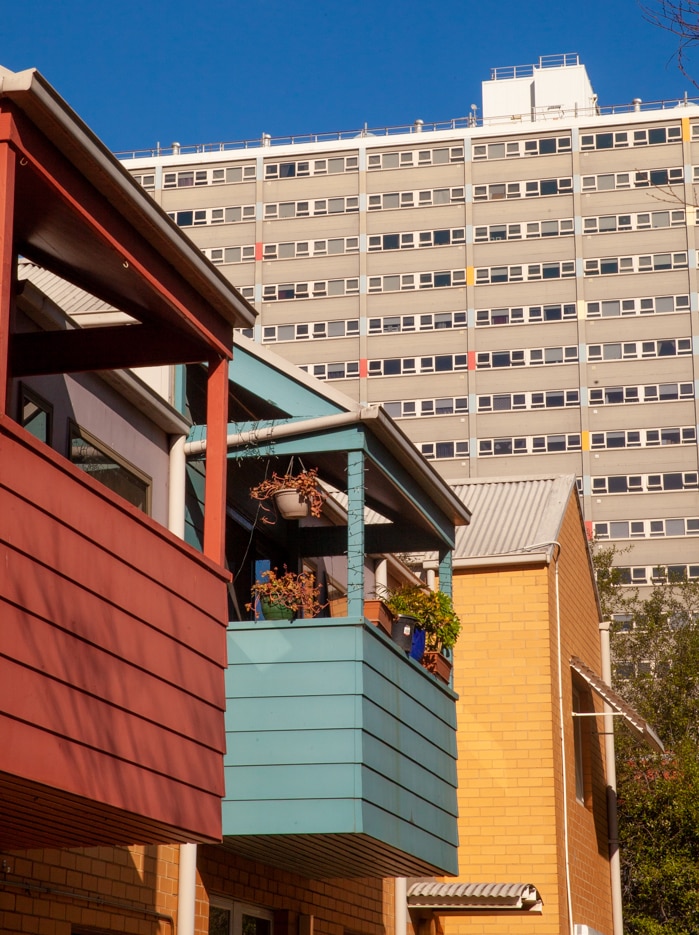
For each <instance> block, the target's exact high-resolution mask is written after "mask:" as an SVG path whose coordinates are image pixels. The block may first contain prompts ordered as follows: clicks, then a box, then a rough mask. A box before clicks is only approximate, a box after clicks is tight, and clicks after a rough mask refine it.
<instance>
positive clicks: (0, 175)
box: [0, 115, 16, 413]
mask: <svg viewBox="0 0 699 935" xmlns="http://www.w3.org/2000/svg"><path fill="white" fill-rule="evenodd" d="M2 116H4V115H0V117H2ZM15 159H16V157H15V154H14V152H13V150H12V149H11V148H10V146H9V145H8V144H7V143H0V413H4V412H6V410H7V393H8V377H9V373H8V370H9V368H8V360H9V336H10V310H11V307H12V299H13V293H14V280H15V249H14V240H13V231H14V208H15V187H14V186H15Z"/></svg>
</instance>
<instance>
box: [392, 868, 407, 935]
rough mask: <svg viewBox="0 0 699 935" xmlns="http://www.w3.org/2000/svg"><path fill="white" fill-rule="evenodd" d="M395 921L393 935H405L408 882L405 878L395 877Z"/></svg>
mask: <svg viewBox="0 0 699 935" xmlns="http://www.w3.org/2000/svg"><path fill="white" fill-rule="evenodd" d="M395 919H396V931H395V935H406V932H407V930H408V881H407V880H406V878H405V877H396V884H395Z"/></svg>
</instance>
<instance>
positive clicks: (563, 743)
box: [551, 542, 575, 935]
mask: <svg viewBox="0 0 699 935" xmlns="http://www.w3.org/2000/svg"><path fill="white" fill-rule="evenodd" d="M551 544H552V545H555V546H557V549H556V552H555V555H554V559H553V561H554V569H555V590H556V641H557V644H558V645H557V652H556V655H557V657H558V716H559V720H560V730H561V759H562V769H561V779H562V785H563V852H564V858H565V874H566V901H567V906H568V926H569V929H570V935H575V925H574V923H573V895H572V893H571V889H570V836H569V831H568V778H567V769H566V740H565V716H564V711H563V658H562V652H561V601H560V590H559V584H558V559H559V558H560V556H561V546H560V544H559V543H558V542H555V543H551Z"/></svg>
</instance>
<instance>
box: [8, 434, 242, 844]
mask: <svg viewBox="0 0 699 935" xmlns="http://www.w3.org/2000/svg"><path fill="white" fill-rule="evenodd" d="M0 515H2V516H3V522H2V526H1V527H0V619H2V627H0V656H3V657H4V660H3V680H2V685H0V711H2V717H1V719H0V736H2V743H1V744H0V846H2V847H4V848H12V847H30V846H33V845H34V846H38V845H45V844H46V840H47V839H46V830H47V829H46V827H43V828H42V827H41V824H40V823H37V814H39V813H40V812H41V810H42V808H46V810H47V811H49V812H50V813H51V815H52V816H53V821H54V823H55V828H53V830H52V834H53V835H54V838H55V837H56V836H58V837H57V839H56V841H55V843H61V844H63V845H67V846H70V845H75V846H77V845H80V844H88V843H91V841H92V840H93V839H94V834H95V831H96V830H98V831H99V834H100V840H101V841H102V842H103V843H111V842H114V843H117V842H118V843H127V842H133V843H136V842H139V841H140V842H144V843H146V842H148V841H153V840H207V839H208V840H212V839H218V837H219V836H220V822H221V810H220V796H221V795H222V793H223V768H222V754H223V746H224V734H223V710H224V704H225V698H224V671H225V661H226V660H225V626H224V621H225V619H226V580H225V576H224V574H223V573H222V572H221V571H220V570H219V569H218V568H217V567H216V566H215V565H214V564H213V563H211V562H209V561H207V560H206V559H205V558H203V557H202V556H200V555H199V554H198V553H196V552H195V551H194V550H193V549H190V548H189V547H188V546H187V545H185V544H184V543H182V542H180V541H179V540H178V539H176V538H175V537H174V536H172V535H171V534H169V533H168V532H167V531H165V530H163V529H162V528H161V527H160V526H158V524H156V523H155V522H153V521H152V520H150V519H148V518H147V517H144V516H143V515H142V514H140V513H138V511H136V510H135V509H132V508H131V507H129V506H128V505H127V504H125V503H124V502H123V501H121V500H120V499H119V498H118V497H116V496H115V495H113V494H111V493H110V492H109V491H108V490H107V489H106V488H104V487H102V485H99V484H97V483H96V482H94V481H93V480H92V479H91V478H89V477H87V476H85V475H83V474H82V473H81V472H80V471H79V470H78V469H76V468H75V467H74V466H72V465H70V464H68V463H67V462H65V460H64V459H62V458H60V456H58V455H56V454H55V453H54V452H51V451H50V450H49V449H48V448H46V447H45V446H43V445H41V444H40V443H38V442H35V441H34V439H32V438H31V437H29V436H28V435H27V434H26V433H25V432H24V431H23V430H22V429H20V428H18V427H17V426H16V425H15V424H14V423H12V422H11V421H8V420H6V419H3V420H0ZM37 789H40V790H42V789H43V791H42V792H41V793H40V794H37V792H36V790H37ZM49 799H50V807H49V805H48V804H47V802H48V800H49ZM95 810H96V811H97V814H98V815H100V816H101V817H100V821H102V819H103V827H100V828H99V829H95V827H94V815H95ZM120 814H123V818H124V821H123V822H122V823H121V824H120V822H119V815H120ZM88 815H90V816H92V818H91V819H90V820H89V821H88V820H86V816H88ZM81 816H82V817H81ZM91 835H92V836H91ZM125 836H126V837H125Z"/></svg>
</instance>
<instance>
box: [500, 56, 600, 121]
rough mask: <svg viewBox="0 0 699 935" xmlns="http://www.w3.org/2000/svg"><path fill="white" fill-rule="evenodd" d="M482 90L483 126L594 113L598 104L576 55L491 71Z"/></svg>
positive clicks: (553, 57) (543, 59)
mask: <svg viewBox="0 0 699 935" xmlns="http://www.w3.org/2000/svg"><path fill="white" fill-rule="evenodd" d="M482 89H483V123H484V124H497V123H505V122H510V121H512V120H516V121H525V122H526V121H531V122H532V123H533V122H535V121H537V122H538V121H544V120H560V119H562V118H563V117H564V116H571V115H582V114H594V113H595V108H596V105H597V95H596V94H595V92H594V91H593V90H592V85H591V84H590V79H589V78H588V76H587V71H586V69H585V66H584V65H583V64H581V62H580V58H579V56H578V53H577V52H564V53H563V54H561V55H542V56H540V58H539V61H538V63H537V64H536V65H511V66H506V67H504V68H492V69H491V71H490V80H489V81H483V82H482Z"/></svg>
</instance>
